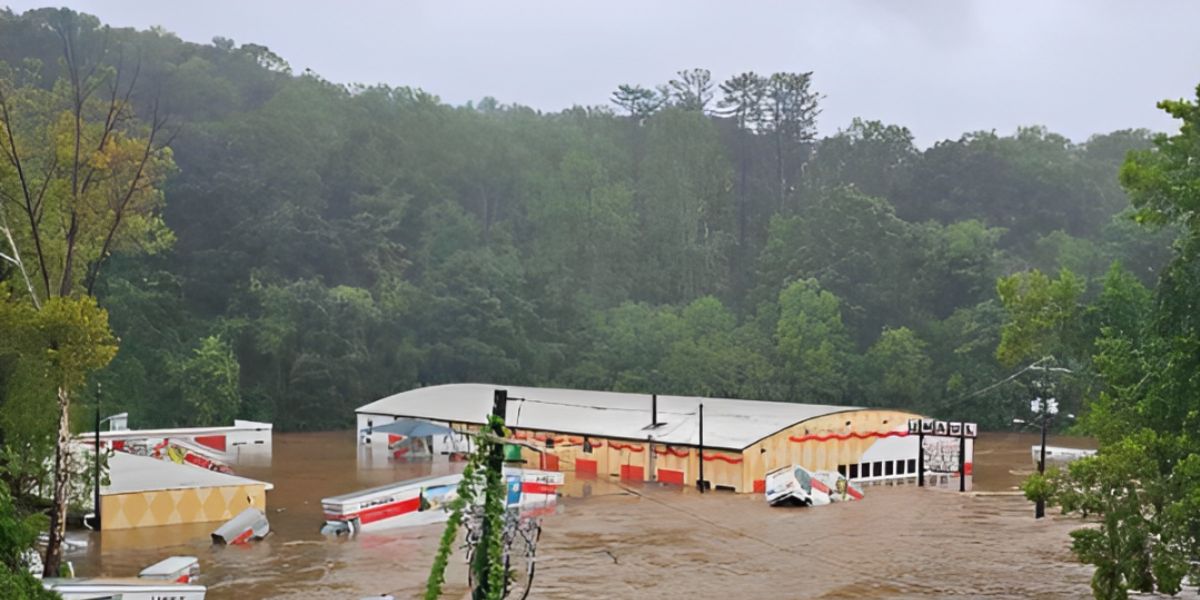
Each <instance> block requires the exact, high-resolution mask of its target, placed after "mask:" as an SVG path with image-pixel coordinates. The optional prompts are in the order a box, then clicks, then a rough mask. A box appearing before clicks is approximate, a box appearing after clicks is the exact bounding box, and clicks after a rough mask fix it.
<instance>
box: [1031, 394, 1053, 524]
mask: <svg viewBox="0 0 1200 600" xmlns="http://www.w3.org/2000/svg"><path fill="white" fill-rule="evenodd" d="M1045 373H1046V372H1045V371H1042V383H1043V384H1044V383H1045V381H1046V375H1045ZM1039 404H1040V405H1041V406H1040V408H1041V409H1042V411H1041V412H1042V418H1041V421H1042V451H1041V457H1040V458H1038V474H1039V475H1045V474H1046V419H1047V418H1048V416H1049V415H1048V413H1047V412H1046V409H1047V406H1048V405H1049V404H1050V402H1049V401H1047V399H1046V398H1041V399H1040V401H1039ZM1044 516H1046V500H1045V499H1044V498H1042V497H1041V496H1038V499H1037V504H1036V505H1035V506H1034V508H1033V518H1035V519H1040V518H1042V517H1044Z"/></svg>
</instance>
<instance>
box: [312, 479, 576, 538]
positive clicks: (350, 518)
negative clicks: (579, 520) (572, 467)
mask: <svg viewBox="0 0 1200 600" xmlns="http://www.w3.org/2000/svg"><path fill="white" fill-rule="evenodd" d="M504 479H505V484H506V487H507V489H508V495H507V497H506V498H505V503H506V504H507V506H508V507H509V508H515V509H518V510H520V511H523V512H540V511H543V510H553V509H554V507H555V505H556V502H557V499H558V490H559V488H560V487H562V485H563V483H564V478H563V474H562V473H556V472H552V471H537V470H533V469H519V468H511V467H505V469H504ZM461 482H462V475H461V474H454V475H440V476H436V477H424V478H420V479H410V480H407V481H400V482H397V483H393V484H389V485H384V486H380V487H375V488H371V489H367V490H362V491H359V492H354V493H351V494H343V495H341V496H333V497H331V498H324V499H322V500H321V508H322V509H323V510H324V512H325V525H324V526H323V527H322V528H321V532H322V533H331V534H342V533H348V534H356V533H358V532H360V531H372V530H378V529H387V528H391V527H412V526H418V525H427V524H430V523H438V522H442V521H445V520H446V519H448V518H449V517H450V504H451V502H452V501H453V500H454V499H455V498H457V497H458V485H459V483H461Z"/></svg>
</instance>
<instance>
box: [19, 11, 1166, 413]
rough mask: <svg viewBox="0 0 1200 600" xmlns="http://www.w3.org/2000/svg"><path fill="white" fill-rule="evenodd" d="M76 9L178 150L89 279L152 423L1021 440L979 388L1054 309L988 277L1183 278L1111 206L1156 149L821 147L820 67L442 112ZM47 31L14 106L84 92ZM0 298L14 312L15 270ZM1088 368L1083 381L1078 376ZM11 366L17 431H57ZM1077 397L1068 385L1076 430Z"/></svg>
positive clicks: (1039, 143) (1152, 241)
mask: <svg viewBox="0 0 1200 600" xmlns="http://www.w3.org/2000/svg"><path fill="white" fill-rule="evenodd" d="M69 16H70V17H71V18H73V19H76V20H77V23H78V26H79V27H80V32H81V40H84V41H85V42H86V43H84V44H81V46H80V48H81V49H82V50H83V51H85V52H87V53H89V54H88V56H89V57H91V59H92V60H94V61H95V62H96V63H97V64H99V65H101V68H103V69H110V70H112V72H114V73H115V70H116V69H117V68H118V66H120V68H121V69H123V71H122V72H124V73H126V74H127V75H130V74H132V73H133V72H134V70H136V72H137V82H136V85H135V86H132V87H131V88H130V91H129V94H130V95H129V98H130V103H131V104H130V106H131V109H132V111H133V114H136V115H137V116H138V118H139V119H141V122H143V123H148V124H154V123H156V121H155V119H156V118H159V119H167V123H168V124H167V125H166V126H165V130H169V132H170V133H169V136H170V147H169V151H170V154H169V160H170V161H171V164H169V165H168V164H166V163H163V165H162V171H163V176H162V180H161V185H158V186H157V187H156V189H158V190H160V191H161V196H154V198H155V199H156V201H159V200H160V201H161V205H154V206H153V208H152V209H150V210H149V212H147V213H146V214H147V218H151V217H152V218H153V219H160V220H150V221H147V225H146V227H150V226H153V227H161V229H157V230H155V231H154V232H151V234H147V235H144V236H143V237H142V238H141V241H140V242H138V243H136V244H131V245H129V246H122V247H114V248H112V249H111V251H110V252H109V253H108V254H106V255H105V256H106V257H107V260H106V261H105V262H104V266H103V269H102V270H98V271H97V272H96V273H95V277H94V279H95V281H94V293H95V295H96V296H97V298H98V299H99V303H100V305H101V306H102V307H103V308H105V309H107V311H108V320H109V323H110V325H111V327H112V330H113V333H114V334H115V337H116V339H118V340H119V348H120V349H119V351H118V352H117V354H116V356H115V358H113V359H112V361H111V363H110V364H108V365H107V366H106V367H105V368H103V369H101V370H98V371H96V372H95V373H94V374H93V375H92V377H91V382H92V383H95V382H102V383H103V386H104V390H105V412H106V413H114V412H118V411H123V410H127V411H129V412H130V413H131V419H132V422H133V423H135V424H137V425H139V426H150V425H184V424H188V425H198V424H209V423H226V422H228V421H229V420H230V419H232V418H234V417H245V418H254V419H263V420H268V421H273V422H274V423H276V425H277V426H278V427H279V428H280V429H284V430H298V429H330V428H337V427H343V426H345V425H347V424H349V423H350V421H351V416H352V410H353V408H354V407H356V406H359V405H361V404H363V403H365V402H368V401H371V400H374V399H376V398H378V397H382V396H384V395H388V394H391V393H395V392H397V391H400V390H404V389H408V388H411V387H415V386H419V385H429V384H437V383H444V382H453V381H481V382H497V383H507V384H514V385H515V384H529V385H555V386H565V387H583V388H593V389H614V390H624V391H637V392H646V393H650V392H657V393H664V394H695V395H717V396H731V397H746V398H757V399H764V400H778V401H789V402H811V403H844V404H853V405H866V406H882V405H887V406H895V407H898V408H907V409H912V410H917V411H921V412H925V413H929V414H934V415H944V416H948V417H955V418H964V419H973V420H976V421H979V422H980V423H981V424H982V425H983V426H985V427H1000V426H1003V425H1004V424H1006V423H1008V422H1009V421H1010V420H1011V418H1012V416H1014V413H1015V412H1016V411H1019V410H1023V409H1022V408H1021V407H1023V406H1026V404H1025V402H1026V400H1027V398H1028V395H1029V393H1028V391H1027V390H1025V389H1022V388H1021V387H1020V386H1014V387H1007V388H998V389H995V390H993V391H990V392H988V393H986V394H982V395H972V392H974V391H976V390H978V389H981V388H984V387H986V386H987V385H988V384H990V383H992V382H994V381H996V380H997V379H999V378H1002V377H1004V376H1005V375H1007V374H1008V373H1009V372H1011V370H1012V367H1013V366H1014V365H1015V364H1016V363H1015V362H1013V361H1014V360H1015V361H1016V362H1020V360H1024V359H1025V358H1027V357H1028V356H1027V355H1028V353H1022V352H1021V351H1020V349H1019V348H1013V349H1012V350H1011V352H1010V351H1008V350H1006V351H1005V352H1003V353H1001V354H1000V355H997V352H996V350H997V347H998V346H1000V345H1001V343H1002V340H1003V339H1006V338H1005V331H1006V330H1005V328H1006V327H1011V326H1013V325H1012V324H1011V322H1010V321H1011V320H1012V319H1013V318H1014V317H1013V315H1014V314H1019V306H1018V305H1019V304H1020V302H1016V299H1017V298H1018V296H1019V294H1018V293H1017V290H1021V289H1026V288H1028V289H1029V290H1032V291H1031V293H1033V292H1036V291H1037V290H1040V289H1041V287H1039V286H1042V287H1044V286H1047V285H1051V284H1047V283H1040V282H1034V281H1030V282H1025V283H1024V284H1012V285H1009V286H1008V287H1006V286H1005V285H1004V284H1002V285H1001V287H1000V292H999V293H998V292H997V285H996V281H997V278H999V277H1008V276H1014V275H1015V274H1018V273H1023V272H1025V271H1026V270H1029V269H1038V270H1040V272H1044V273H1047V274H1048V275H1047V276H1046V277H1049V278H1050V280H1051V282H1056V281H1060V279H1059V278H1061V277H1069V278H1071V281H1072V282H1075V283H1072V285H1071V286H1070V290H1069V291H1070V293H1072V294H1074V296H1072V297H1071V298H1069V299H1068V300H1069V301H1072V302H1077V303H1078V304H1079V305H1081V306H1082V305H1085V304H1088V303H1090V302H1092V301H1093V300H1096V299H1097V298H1100V297H1101V296H1102V294H1103V293H1104V292H1105V291H1106V290H1108V288H1107V285H1108V284H1106V283H1105V282H1106V281H1108V280H1110V279H1112V278H1113V277H1118V278H1120V281H1127V280H1128V281H1136V282H1140V284H1142V285H1147V286H1153V284H1154V283H1155V282H1156V281H1157V278H1158V276H1159V271H1160V269H1161V268H1162V267H1163V265H1165V264H1166V262H1167V260H1168V259H1169V257H1170V248H1169V240H1170V239H1171V237H1172V236H1171V234H1170V231H1169V230H1167V229H1163V230H1148V229H1146V228H1143V227H1139V226H1138V225H1136V224H1135V223H1133V222H1132V220H1131V219H1130V216H1129V214H1128V206H1129V201H1128V199H1127V197H1126V196H1125V193H1124V192H1123V191H1122V189H1121V188H1120V186H1119V185H1118V182H1117V170H1118V168H1119V166H1120V164H1121V162H1122V160H1123V159H1124V156H1125V154H1126V152H1127V151H1129V150H1136V149H1144V148H1147V147H1148V146H1149V144H1150V135H1149V133H1148V132H1145V131H1118V132H1113V133H1110V134H1104V135H1097V136H1095V137H1093V138H1091V139H1089V140H1086V141H1077V142H1073V141H1071V140H1068V139H1065V138H1063V137H1062V136H1059V135H1057V134H1055V133H1053V132H1051V131H1048V130H1046V129H1044V128H1041V127H1028V128H1023V129H1021V130H1019V131H1017V132H1014V133H1010V134H1001V133H996V132H986V131H985V132H967V133H964V134H963V135H962V136H961V137H960V138H958V139H953V140H944V141H941V142H938V143H936V144H934V145H933V146H932V147H929V148H918V147H916V146H915V145H914V143H913V136H912V134H911V132H909V130H908V129H906V128H905V127H904V126H903V125H902V124H890V123H882V122H879V121H874V120H870V119H869V118H866V117H864V118H862V119H855V120H854V121H853V122H851V123H846V124H844V125H843V128H842V129H841V130H839V131H838V132H837V133H836V134H834V135H831V136H827V137H824V138H820V137H818V135H817V132H816V122H817V119H818V118H819V116H820V107H821V103H822V102H823V101H824V99H823V98H822V96H821V95H820V74H819V73H810V72H803V71H798V72H787V73H773V74H766V73H764V74H756V73H753V72H746V73H742V74H737V75H735V76H733V77H731V78H729V79H728V80H726V81H718V80H716V79H714V78H713V77H712V75H711V74H710V73H709V72H708V71H707V70H704V69H686V70H682V71H680V72H679V73H677V74H674V75H671V74H664V81H663V82H662V84H661V85H650V86H646V85H642V84H636V83H629V84H624V85H620V86H618V87H617V88H616V89H615V90H614V92H613V95H612V97H611V98H610V99H604V98H597V99H596V100H597V102H601V103H603V102H605V101H606V100H607V101H608V102H607V103H604V104H598V105H596V106H576V107H571V108H568V109H565V110H562V111H561V112H556V113H544V112H539V111H535V110H532V109H529V108H527V107H522V106H517V105H507V104H503V103H501V102H499V101H497V100H495V99H492V98H485V99H483V100H481V101H479V102H478V103H473V104H469V105H466V106H451V105H448V104H446V103H444V102H441V101H440V100H439V99H438V98H437V97H436V96H434V95H432V94H431V93H429V92H426V91H423V90H419V89H413V88H406V87H388V86H378V85H373V86H364V85H356V84H353V85H343V84H337V83H333V82H329V81H326V80H324V79H322V78H321V77H320V76H319V75H318V74H315V73H311V72H305V73H295V72H293V71H292V69H291V68H290V67H289V66H288V64H287V62H286V60H285V58H286V57H280V56H277V55H275V54H274V53H272V52H271V51H270V50H269V49H267V48H265V47H263V46H259V45H255V44H252V43H241V44H239V43H237V42H234V41H232V40H228V39H222V38H217V39H215V40H214V41H213V43H212V44H194V43H188V42H183V41H180V40H179V39H178V38H176V37H175V36H173V35H171V34H170V33H168V32H165V31H162V30H150V31H135V30H132V29H110V28H107V27H105V26H104V25H102V24H101V23H99V22H98V21H97V20H96V19H94V18H92V17H89V16H86V15H69ZM55 18H64V17H63V14H61V13H59V12H58V11H55V10H49V9H47V10H37V11H30V12H28V13H25V14H22V15H18V14H14V13H11V12H3V13H0V60H2V61H3V63H4V64H5V65H6V67H5V69H6V71H5V73H6V75H5V81H6V83H5V86H6V92H11V93H17V92H18V91H19V92H20V93H22V94H50V93H53V92H54V90H55V89H56V88H57V87H58V86H61V85H63V84H62V83H61V82H62V81H63V76H64V73H65V71H64V67H63V65H62V62H61V54H62V52H61V43H60V41H59V40H58V39H57V38H56V37H55V35H54V34H53V32H52V31H51V30H50V29H49V28H47V27H46V25H45V23H46V22H47V21H48V20H51V19H55ZM106 81H111V79H108V80H106ZM106 85H107V84H106ZM105 89H107V88H105ZM121 89H124V88H121ZM156 111H157V112H156ZM154 115H158V117H155V116H154ZM160 139H165V138H160ZM8 168H9V167H8V166H7V163H5V164H0V181H3V182H4V187H3V189H4V190H5V194H6V196H5V198H4V199H3V201H4V202H6V203H9V204H6V206H7V207H8V208H7V209H6V210H8V213H7V214H8V216H9V219H14V218H15V217H16V215H17V212H16V208H14V205H13V204H11V200H12V198H10V197H9V196H8V195H7V194H9V193H11V190H12V188H10V187H9V186H10V185H11V182H12V181H13V180H12V179H10V178H11V176H12V175H11V173H10V172H9V170H6V169H8ZM148 206H149V205H148ZM97 257H98V255H97V256H91V257H85V258H84V259H83V260H84V261H85V262H87V261H90V262H89V263H88V264H96V265H98V264H99V262H98V261H96V260H95V259H96V258H97ZM1114 262H1116V263H1119V265H1120V266H1119V267H1116V269H1117V270H1116V271H1115V273H1116V275H1114V274H1112V273H1110V267H1111V266H1112V265H1113V264H1114ZM1060 270H1061V271H1063V273H1064V275H1061V276H1060V275H1059V272H1060ZM78 271H79V273H80V274H81V275H80V276H88V275H91V273H90V272H89V271H88V270H87V269H86V268H79V269H78ZM1068 272H1069V274H1067V273H1068ZM0 285H4V286H6V287H7V288H9V289H10V292H9V293H10V295H12V296H13V298H16V297H17V296H19V294H21V293H22V290H23V288H24V287H25V285H24V283H23V280H22V277H21V274H20V273H19V272H17V270H16V269H14V268H13V267H12V265H11V264H10V263H4V264H3V265H2V266H0ZM88 287H89V288H90V287H91V284H90V283H89V284H88ZM1009 288H1012V289H1013V290H1014V291H1013V294H1012V295H1011V296H1005V290H1006V289H1009ZM1038 293H1040V292H1038ZM1047 293H1050V292H1047ZM1055 297H1056V298H1057V297H1058V296H1055ZM1035 300H1036V299H1029V298H1027V299H1024V300H1022V301H1023V302H1025V303H1027V304H1028V303H1032V302H1035ZM6 301H13V302H15V301H17V300H15V299H10V300H6ZM1014 310H1016V311H1018V312H1017V313H1013V312H1012V311H1014ZM1080 310H1082V309H1080ZM1093 327H1094V326H1093ZM1080 335H1081V336H1083V337H1086V332H1081V334H1080ZM1078 350H1079V351H1077V352H1075V353H1074V354H1072V355H1070V356H1067V355H1064V356H1063V357H1062V358H1063V359H1064V360H1075V361H1076V362H1078V363H1080V364H1082V363H1086V362H1087V361H1089V360H1090V353H1089V352H1088V351H1087V350H1086V349H1078ZM4 356H10V357H9V358H3V360H0V374H2V375H3V377H2V378H0V381H3V386H4V388H3V391H2V392H0V398H2V399H3V403H2V404H0V422H6V423H8V422H12V421H11V419H17V418H18V417H17V416H14V415H13V414H12V412H13V411H23V410H26V409H27V408H28V407H29V406H31V405H37V403H39V402H44V403H46V406H47V409H46V410H52V408H50V407H52V403H53V402H54V394H53V393H52V392H51V393H49V394H48V395H47V394H44V393H43V392H44V390H41V389H40V388H38V387H37V386H36V385H34V384H31V383H29V382H27V381H25V380H24V379H22V378H20V377H16V376H15V374H16V373H17V372H18V371H19V370H20V368H19V365H18V362H17V361H16V360H15V359H13V358H11V355H4V354H3V351H2V350H0V358H2V357H4ZM1030 356H1031V355H1030ZM1016 357H1021V358H1020V359H1017V358H1016ZM1088 385H1089V384H1087V383H1086V382H1083V383H1080V384H1078V385H1077V386H1076V387H1077V388H1078V389H1071V390H1065V391H1064V393H1063V402H1064V404H1065V405H1067V410H1069V411H1078V410H1079V408H1080V404H1081V402H1082V398H1083V396H1084V395H1085V394H1086V393H1087V390H1088V389H1090V388H1088ZM92 387H93V386H90V385H89V386H83V387H82V388H81V389H80V390H78V391H79V393H80V394H81V397H83V398H85V401H86V399H87V398H90V397H91V394H92V392H90V391H89V390H90V389H91V388H92ZM43 398H44V399H43ZM17 407H23V408H17ZM85 412H86V410H85ZM5 413H8V416H5ZM3 419H9V421H3Z"/></svg>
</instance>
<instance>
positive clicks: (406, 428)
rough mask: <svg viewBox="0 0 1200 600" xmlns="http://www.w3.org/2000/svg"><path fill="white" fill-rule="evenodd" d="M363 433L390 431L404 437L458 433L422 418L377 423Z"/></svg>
mask: <svg viewBox="0 0 1200 600" xmlns="http://www.w3.org/2000/svg"><path fill="white" fill-rule="evenodd" d="M362 433H364V434H368V433H390V434H393V435H402V436H404V437H429V436H434V435H450V434H454V433H458V432H457V431H454V430H453V429H450V428H449V427H446V426H445V425H438V424H437V423H430V422H429V421H422V420H420V419H399V420H396V421H392V422H391V423H387V424H384V425H376V426H374V427H369V428H367V429H364V430H362Z"/></svg>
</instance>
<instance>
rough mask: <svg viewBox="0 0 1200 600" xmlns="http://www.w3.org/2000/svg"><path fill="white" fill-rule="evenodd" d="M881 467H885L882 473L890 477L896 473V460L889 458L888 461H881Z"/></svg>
mask: <svg viewBox="0 0 1200 600" xmlns="http://www.w3.org/2000/svg"><path fill="white" fill-rule="evenodd" d="M883 467H884V469H886V471H885V472H884V475H887V476H889V477H890V476H892V475H895V474H896V461H894V460H889V461H887V462H885V463H883Z"/></svg>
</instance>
